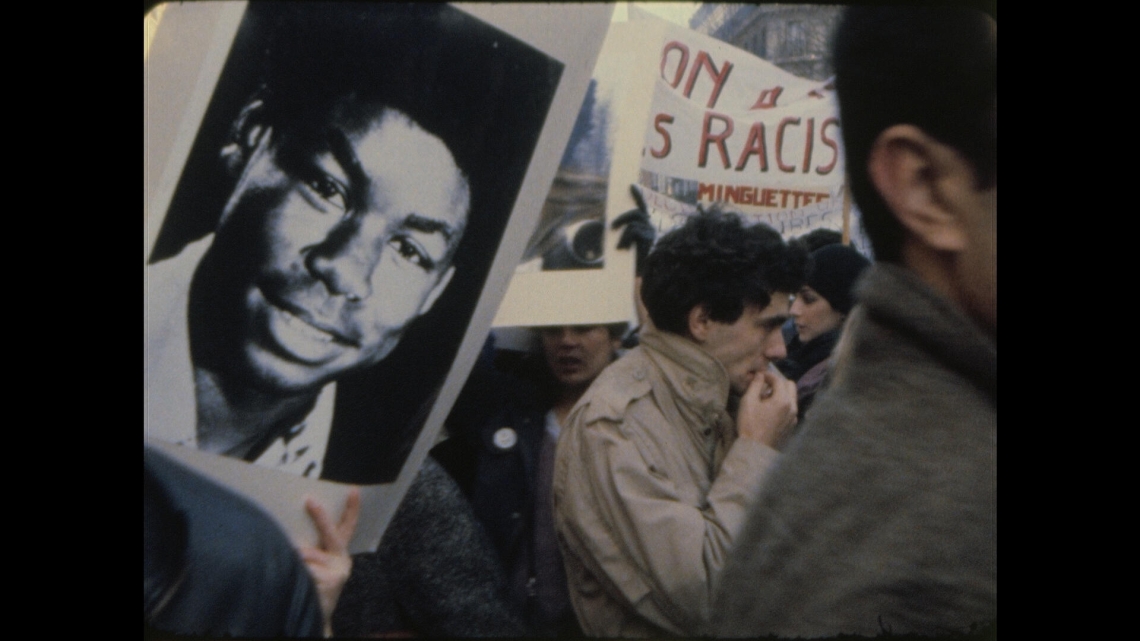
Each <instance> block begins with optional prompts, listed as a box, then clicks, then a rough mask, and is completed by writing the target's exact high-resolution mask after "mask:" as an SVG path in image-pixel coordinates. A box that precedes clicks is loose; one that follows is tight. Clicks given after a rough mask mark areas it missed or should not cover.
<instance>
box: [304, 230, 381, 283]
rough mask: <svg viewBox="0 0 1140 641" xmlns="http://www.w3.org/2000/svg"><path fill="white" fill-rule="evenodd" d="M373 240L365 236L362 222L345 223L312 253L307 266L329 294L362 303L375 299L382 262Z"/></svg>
mask: <svg viewBox="0 0 1140 641" xmlns="http://www.w3.org/2000/svg"><path fill="white" fill-rule="evenodd" d="M373 236H374V235H373V234H366V233H364V230H363V229H362V228H361V224H360V221H359V220H354V219H351V218H347V219H345V220H342V221H341V222H340V223H339V224H337V226H336V227H334V228H333V229H332V231H330V232H329V234H328V236H327V237H325V240H324V241H323V242H321V243H320V244H318V245H317V246H315V247H313V248H312V249H311V250H310V251H309V253H308V255H307V256H306V259H305V263H306V266H307V267H308V269H309V271H310V272H311V273H312V274H313V275H314V276H316V277H317V278H318V279H320V280H321V281H322V282H323V283H324V284H325V286H326V287H327V288H328V290H329V293H331V294H333V295H334V296H335V295H340V296H344V297H345V298H347V299H348V300H349V301H350V302H354V303H355V302H360V301H361V300H364V299H365V298H368V297H369V296H371V295H372V272H373V271H375V270H376V265H377V263H379V261H380V254H381V252H380V251H379V250H378V249H377V247H376V245H377V241H376V239H375V238H374V237H373Z"/></svg>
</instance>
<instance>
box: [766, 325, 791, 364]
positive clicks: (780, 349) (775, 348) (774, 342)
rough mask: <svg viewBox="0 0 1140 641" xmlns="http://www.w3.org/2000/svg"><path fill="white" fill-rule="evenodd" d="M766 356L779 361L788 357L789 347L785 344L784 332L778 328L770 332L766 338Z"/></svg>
mask: <svg viewBox="0 0 1140 641" xmlns="http://www.w3.org/2000/svg"><path fill="white" fill-rule="evenodd" d="M764 356H765V358H767V359H768V360H770V361H778V360H780V359H782V358H787V357H788V347H787V345H785V344H784V332H782V331H781V330H780V328H778V327H777V328H776V329H774V330H772V331H771V332H768V336H767V338H765V339H764Z"/></svg>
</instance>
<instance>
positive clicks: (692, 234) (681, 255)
mask: <svg viewBox="0 0 1140 641" xmlns="http://www.w3.org/2000/svg"><path fill="white" fill-rule="evenodd" d="M806 264H807V252H806V251H805V250H804V249H803V247H802V246H792V245H789V244H787V243H785V242H784V241H783V239H782V238H780V234H778V233H777V232H776V231H775V230H774V229H772V228H771V227H768V226H767V225H763V224H757V225H751V226H746V225H745V224H744V221H743V220H742V219H741V217H740V216H739V215H738V214H734V213H725V212H720V211H716V210H713V211H709V212H705V213H702V214H699V215H696V216H692V217H690V218H689V219H688V220H687V221H685V224H684V225H682V226H681V227H678V228H677V229H674V230H673V231H671V232H669V233H668V234H666V235H665V236H664V237H662V238H661V240H659V241H658V242H657V245H656V246H655V247H654V248H653V251H652V252H650V254H649V256H648V257H646V259H645V270H644V274H643V275H642V283H641V298H642V301H643V302H644V303H645V307H646V309H647V310H648V311H649V317H650V318H651V319H652V320H653V323H654V325H656V326H657V328H658V329H661V330H664V331H668V332H673V333H674V334H679V335H681V336H687V335H688V334H689V321H688V316H689V312H690V311H691V310H692V309H693V308H694V307H696V306H698V305H705V306H706V307H707V308H708V312H709V317H710V318H711V319H712V320H714V321H717V322H719V323H734V322H736V320H737V319H739V318H740V315H741V314H742V313H743V312H744V307H745V305H750V304H755V305H759V306H760V307H767V306H768V304H769V302H771V295H772V293H773V292H788V293H794V292H796V291H797V290H798V289H799V288H800V287H801V286H802V285H803V273H804V271H805V267H806Z"/></svg>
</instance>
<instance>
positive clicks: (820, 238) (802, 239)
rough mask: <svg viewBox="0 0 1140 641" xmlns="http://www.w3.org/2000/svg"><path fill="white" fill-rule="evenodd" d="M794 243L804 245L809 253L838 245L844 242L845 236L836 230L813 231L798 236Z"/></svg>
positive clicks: (793, 240)
mask: <svg viewBox="0 0 1140 641" xmlns="http://www.w3.org/2000/svg"><path fill="white" fill-rule="evenodd" d="M792 242H798V243H803V245H804V247H806V248H807V250H808V251H809V252H813V251H815V250H817V249H819V248H820V247H827V246H828V245H838V244H840V243H842V242H843V234H841V233H839V232H837V231H835V230H834V229H813V230H811V231H809V232H808V233H806V234H804V235H802V236H796V237H795V238H793V239H792Z"/></svg>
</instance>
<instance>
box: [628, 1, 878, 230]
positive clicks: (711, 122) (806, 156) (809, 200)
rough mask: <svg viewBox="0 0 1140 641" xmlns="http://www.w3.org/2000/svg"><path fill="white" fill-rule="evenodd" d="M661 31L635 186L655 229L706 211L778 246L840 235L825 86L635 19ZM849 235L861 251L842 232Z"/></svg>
mask: <svg viewBox="0 0 1140 641" xmlns="http://www.w3.org/2000/svg"><path fill="white" fill-rule="evenodd" d="M631 17H633V18H636V19H637V22H638V23H641V24H647V25H648V24H650V23H656V25H655V28H656V29H661V30H662V31H663V34H664V37H663V38H662V39H661V42H660V45H659V47H658V49H657V56H656V60H655V63H656V64H655V65H654V68H652V69H641V70H639V73H653V74H654V75H655V76H656V78H655V81H654V87H653V98H652V104H651V107H650V110H649V116H648V122H647V124H646V134H645V141H644V148H643V151H642V160H641V171H640V173H639V176H638V180H637V182H638V184H639V186H640V187H641V188H642V194H643V196H644V197H645V200H646V202H647V204H649V205H650V207H651V208H652V209H653V210H654V211H653V214H654V218H655V220H656V221H657V222H658V225H659V228H660V229H662V230H664V229H668V228H671V227H672V226H673V224H674V223H672V222H671V221H672V220H673V219H674V217H675V216H677V215H687V214H689V213H692V212H693V211H695V210H696V207H697V206H698V205H699V206H702V207H705V208H708V207H710V206H712V205H714V204H718V203H719V204H721V205H722V206H723V207H725V208H727V209H731V210H735V211H739V212H741V213H744V214H746V215H748V216H749V217H750V218H753V219H754V220H756V221H757V222H764V223H767V224H769V225H771V226H773V227H775V228H776V230H777V231H779V232H780V233H781V234H783V235H784V237H786V238H792V237H795V236H799V235H801V234H804V233H806V232H808V231H811V230H813V229H819V228H826V229H834V230H836V231H843V230H844V212H843V210H844V208H845V207H846V208H848V209H849V208H850V204H849V202H847V203H845V198H844V183H845V175H844V158H843V151H842V143H841V136H840V129H839V110H838V104H837V102H836V97H835V88H834V83H833V82H832V81H830V80H829V81H823V82H819V81H814V80H808V79H804V78H800V77H798V76H794V75H792V74H790V73H788V72H786V71H783V70H781V69H780V68H778V67H776V66H775V65H773V64H771V63H769V62H767V61H765V60H762V59H760V58H758V57H756V56H754V55H752V54H751V53H748V52H747V51H743V50H741V49H737V48H736V47H733V46H731V45H729V44H727V43H724V42H722V41H720V40H717V39H715V38H711V37H709V36H705V35H703V34H700V33H697V32H695V31H692V30H689V29H685V28H682V27H679V26H676V25H672V24H667V23H664V22H662V21H660V20H659V19H657V18H654V17H652V16H649V15H648V14H644V13H637V12H631ZM851 222H852V217H851V216H850V212H848V225H847V231H848V236H849V237H850V238H851V239H852V241H854V242H855V244H856V245H857V246H859V248H860V249H861V250H864V251H866V247H865V246H864V245H865V243H864V242H862V234H861V233H860V232H859V230H857V229H855V227H854V226H853V225H852V224H851Z"/></svg>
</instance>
